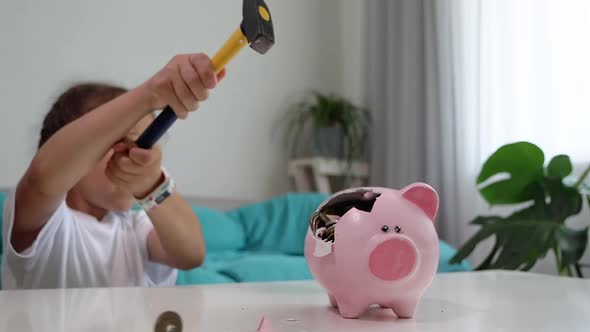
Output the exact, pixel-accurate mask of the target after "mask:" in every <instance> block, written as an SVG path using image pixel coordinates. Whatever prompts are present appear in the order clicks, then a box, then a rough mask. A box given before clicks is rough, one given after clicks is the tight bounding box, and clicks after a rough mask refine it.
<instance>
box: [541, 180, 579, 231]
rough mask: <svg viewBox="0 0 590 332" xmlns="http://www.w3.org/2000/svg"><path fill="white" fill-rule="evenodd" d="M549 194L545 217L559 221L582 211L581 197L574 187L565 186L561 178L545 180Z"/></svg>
mask: <svg viewBox="0 0 590 332" xmlns="http://www.w3.org/2000/svg"><path fill="white" fill-rule="evenodd" d="M545 187H546V188H547V193H548V196H549V203H548V204H547V208H546V210H547V211H546V212H545V217H546V218H549V219H554V220H556V221H559V222H561V223H564V222H565V220H566V219H567V218H569V217H571V216H575V215H577V214H579V213H580V212H581V211H582V205H583V198H582V195H581V194H580V193H579V191H578V190H577V189H576V188H572V187H568V186H566V185H565V184H564V183H563V181H562V180H551V179H546V180H545Z"/></svg>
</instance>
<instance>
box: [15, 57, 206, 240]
mask: <svg viewBox="0 0 590 332" xmlns="http://www.w3.org/2000/svg"><path fill="white" fill-rule="evenodd" d="M216 82H217V80H216V77H215V72H214V69H213V66H212V65H211V63H210V61H209V58H208V57H206V56H205V55H184V56H177V57H175V58H174V59H173V60H172V61H171V62H170V63H169V64H168V65H167V66H166V67H165V68H164V69H163V70H161V71H160V72H159V73H157V74H156V75H155V76H153V77H152V78H151V79H150V80H148V81H147V82H146V83H144V84H142V85H141V86H139V87H137V88H136V89H134V90H132V91H130V92H128V93H126V94H124V95H122V96H120V97H118V98H116V99H114V100H113V101H111V102H109V103H107V104H105V105H102V106H101V107H99V108H97V109H96V110H94V111H92V112H89V113H88V114H86V115H84V116H82V117H81V118H80V119H78V120H76V121H74V122H72V123H70V124H69V125H67V126H65V127H64V128H62V129H61V130H60V131H58V132H57V133H56V134H55V135H53V136H52V137H51V138H50V139H49V140H48V141H47V142H46V143H45V144H44V145H43V147H42V148H41V149H40V150H39V152H38V153H37V155H36V156H35V158H34V159H33V161H32V162H31V164H30V166H29V168H28V170H27V171H26V173H25V175H24V176H23V177H22V179H21V180H20V182H19V184H18V186H17V190H16V207H15V209H16V210H15V218H14V226H13V233H12V238H11V239H12V241H11V242H12V243H13V246H14V247H15V249H16V250H17V251H22V250H24V249H26V248H27V247H29V246H30V245H31V244H32V243H33V242H34V240H35V238H36V236H37V234H38V233H39V231H40V230H41V229H42V228H43V226H44V225H45V223H46V222H47V220H48V218H49V217H50V216H51V214H52V213H53V211H55V209H56V208H57V207H58V206H59V204H60V203H61V202H62V200H63V199H64V197H65V195H66V194H67V192H68V191H69V190H70V189H71V188H73V187H74V185H75V184H76V183H77V182H78V181H80V179H82V178H83V177H84V176H85V175H86V174H87V173H88V172H89V171H90V170H91V169H92V168H94V167H95V166H96V165H97V164H98V163H99V161H100V160H101V159H102V158H104V156H105V155H106V154H107V153H108V152H109V151H110V150H111V149H112V147H113V145H114V144H115V143H116V142H117V141H119V140H121V139H122V138H123V137H125V136H126V135H127V133H128V131H129V130H130V129H131V128H132V127H133V126H134V125H135V124H136V123H137V122H138V121H139V120H140V119H142V118H143V117H144V116H146V115H148V114H149V113H150V112H152V111H153V110H156V109H161V108H163V107H164V106H165V105H170V106H171V107H172V108H173V109H174V111H175V112H176V113H177V115H178V117H179V118H181V119H184V118H186V116H187V114H188V112H189V111H194V110H196V109H197V108H198V102H199V101H202V100H204V99H206V98H207V93H208V90H207V89H212V88H214V87H215V84H216Z"/></svg>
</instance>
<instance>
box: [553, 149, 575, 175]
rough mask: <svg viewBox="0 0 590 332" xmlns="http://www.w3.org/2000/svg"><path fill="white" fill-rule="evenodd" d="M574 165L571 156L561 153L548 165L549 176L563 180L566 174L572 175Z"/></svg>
mask: <svg viewBox="0 0 590 332" xmlns="http://www.w3.org/2000/svg"><path fill="white" fill-rule="evenodd" d="M573 169H574V167H573V166H572V162H571V160H570V157H568V156H566V155H559V156H556V157H555V158H553V159H551V161H550V162H549V165H548V166H547V176H548V177H550V178H553V179H559V180H563V179H564V178H565V177H566V176H568V175H570V174H571V173H572V171H573Z"/></svg>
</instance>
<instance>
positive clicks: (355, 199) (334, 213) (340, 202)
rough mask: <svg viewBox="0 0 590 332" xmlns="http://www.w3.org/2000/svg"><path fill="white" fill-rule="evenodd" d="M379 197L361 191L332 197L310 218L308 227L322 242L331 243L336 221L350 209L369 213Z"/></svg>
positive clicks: (375, 194) (374, 193) (369, 192)
mask: <svg viewBox="0 0 590 332" xmlns="http://www.w3.org/2000/svg"><path fill="white" fill-rule="evenodd" d="M379 196H381V194H380V193H376V192H374V191H371V190H366V189H361V190H357V191H354V192H348V193H343V194H341V195H338V196H335V197H333V198H332V199H330V200H329V201H328V202H326V204H325V205H324V206H323V207H322V208H321V209H320V210H319V211H317V212H315V213H314V214H313V215H312V216H311V220H310V227H311V230H312V232H313V234H314V235H315V236H316V237H317V238H319V239H321V240H322V241H324V242H332V243H333V242H334V240H335V238H334V231H335V228H336V224H337V223H338V220H340V218H341V217H342V216H343V215H345V214H346V213H347V212H348V211H349V210H350V209H352V208H356V209H357V210H360V211H365V212H371V211H372V210H373V206H374V205H375V201H376V200H377V198H379Z"/></svg>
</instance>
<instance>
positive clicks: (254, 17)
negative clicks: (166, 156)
mask: <svg viewBox="0 0 590 332" xmlns="http://www.w3.org/2000/svg"><path fill="white" fill-rule="evenodd" d="M242 16H243V19H242V23H241V24H240V26H239V27H238V28H237V29H236V31H235V32H234V33H233V34H232V35H231V37H230V38H229V39H228V40H227V41H226V42H225V44H224V45H223V47H222V48H221V49H220V50H219V51H218V52H217V54H216V55H215V56H214V57H213V59H212V60H211V61H212V62H213V68H215V72H216V73H219V72H221V71H222V70H223V68H224V67H225V66H226V65H227V63H228V62H229V61H230V60H231V59H232V58H233V57H235V56H236V55H237V54H238V53H239V52H240V50H242V48H244V46H246V44H249V45H250V48H252V49H253V50H254V51H256V52H258V53H260V54H265V53H266V52H268V50H270V49H271V47H272V46H273V45H274V41H275V40H274V29H273V23H272V17H271V16H270V11H269V10H268V6H267V5H266V3H265V2H264V1H263V0H244V3H243V15H242ZM176 120H177V117H176V113H174V111H173V110H172V108H171V107H170V106H166V108H164V110H163V111H162V113H160V115H158V117H157V118H156V119H155V120H154V121H153V122H152V123H151V125H150V126H149V127H148V128H147V129H146V130H145V131H144V132H143V133H142V134H141V136H140V137H139V138H138V139H137V142H136V144H137V146H138V147H140V148H142V149H150V148H151V147H152V146H154V144H156V142H157V141H158V140H159V139H160V138H161V137H162V136H163V135H164V134H165V133H166V131H167V130H168V129H169V128H170V127H171V126H172V125H173V124H174V122H175V121H176Z"/></svg>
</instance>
